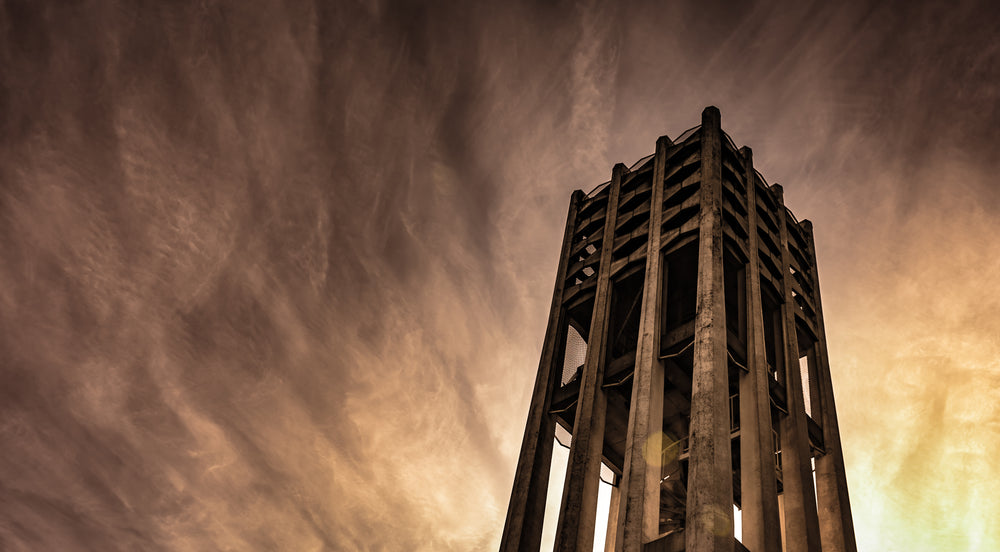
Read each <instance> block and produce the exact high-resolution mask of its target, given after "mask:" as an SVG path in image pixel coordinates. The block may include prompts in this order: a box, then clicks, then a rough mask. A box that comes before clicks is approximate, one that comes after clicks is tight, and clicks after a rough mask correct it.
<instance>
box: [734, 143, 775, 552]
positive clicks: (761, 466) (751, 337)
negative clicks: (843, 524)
mask: <svg viewBox="0 0 1000 552" xmlns="http://www.w3.org/2000/svg"><path fill="white" fill-rule="evenodd" d="M740 152H741V153H742V154H743V169H744V170H743V180H744V183H745V184H746V188H747V226H749V228H748V230H749V238H748V239H747V242H748V243H747V249H748V250H749V253H750V261H749V266H748V267H747V271H746V273H747V313H748V314H749V316H748V317H747V319H748V324H747V367H748V368H749V373H743V372H740V497H741V506H742V510H743V545H744V546H745V547H746V548H747V549H749V550H751V551H752V552H781V522H780V520H779V514H778V483H777V481H776V480H775V465H774V452H773V451H772V449H773V445H774V443H773V440H774V438H773V437H772V435H771V401H770V389H769V386H768V380H769V379H770V376H769V374H768V372H767V355H766V353H765V345H764V307H763V305H762V304H761V293H760V253H759V252H758V243H757V242H758V237H757V184H756V180H757V175H756V173H755V172H754V170H753V152H752V151H751V150H750V148H743V149H742V150H741V151H740Z"/></svg>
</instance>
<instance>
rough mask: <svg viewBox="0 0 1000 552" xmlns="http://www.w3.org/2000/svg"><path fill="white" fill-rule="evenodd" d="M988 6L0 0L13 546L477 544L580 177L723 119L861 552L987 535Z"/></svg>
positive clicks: (995, 406)
mask: <svg viewBox="0 0 1000 552" xmlns="http://www.w3.org/2000/svg"><path fill="white" fill-rule="evenodd" d="M996 12H997V8H995V7H994V3H993V2H989V1H982V2H973V1H963V0H959V1H956V2H937V3H930V2H916V1H899V2H878V3H870V4H864V3H860V2H847V1H845V2H820V1H815V2H809V1H796V2H792V1H789V2H784V3H782V2H731V3H727V2H712V1H706V0H691V1H683V2H682V1H677V2H673V1H671V2H653V1H650V2H607V3H598V2H579V3H571V2H557V1H550V2H538V3H534V2H517V1H510V2H482V3H476V2H469V1H456V2H452V3H449V2H444V1H439V2H424V3H421V2H380V1H377V0H370V1H367V2H352V1H350V0H335V1H331V2H325V1H315V2H312V3H310V2H305V1H302V2H295V1H289V2H285V3H282V2H277V1H273V2H272V1H267V0H253V1H248V0H244V1H239V2H216V1H211V0H208V1H196V2H186V3H181V2H157V1H147V2H124V1H123V2H110V1H109V2H91V1H85V0H81V1H75V2H37V1H23V0H22V1H5V0H0V550H4V551H10V552H21V551H32V552H34V551H50V550H51V551H69V552H74V551H85V550H99V551H102V552H103V551H108V552H113V551H118V550H121V551H133V550H150V551H168V550H169V551H174V550H177V551H208V550H232V551H243V550H262V551H270V550H281V551H284V550H289V551H291V550H294V551H308V550H347V551H353V550H384V551H397V550H399V551H404V550H405V551H409V550H414V551H466V550H470V551H478V550H491V549H496V547H497V545H498V543H499V539H500V532H501V530H502V527H503V522H504V515H505V511H506V507H507V500H508V495H509V492H510V486H511V482H512V479H513V473H514V467H515V463H516V459H517V452H518V447H519V446H520V440H521V434H522V431H523V428H524V421H525V418H526V415H527V404H528V399H529V395H530V388H531V384H532V382H533V378H534V374H535V370H536V369H537V363H538V355H539V351H540V346H541V340H542V337H543V332H544V325H545V321H546V316H547V311H548V306H549V301H550V297H551V293H552V283H553V280H554V276H555V270H556V263H557V261H558V249H559V243H560V241H561V238H562V231H563V227H564V223H565V216H566V210H567V204H568V201H569V196H570V193H571V192H572V190H574V189H577V188H582V189H584V190H589V189H591V188H592V187H594V186H595V185H597V184H599V183H601V182H604V181H605V180H608V179H609V178H610V174H611V167H612V165H613V164H614V163H615V162H624V163H626V164H631V163H632V162H633V161H635V160H636V159H638V158H640V157H642V156H644V155H647V154H649V153H652V152H653V149H654V144H655V141H656V138H657V137H658V136H661V135H669V136H671V137H676V136H677V135H678V134H680V133H681V132H682V131H684V130H685V129H687V128H689V127H691V126H694V125H695V124H698V123H699V122H700V114H701V111H702V109H703V108H704V107H705V106H708V105H715V106H718V107H719V109H720V110H721V112H722V127H723V129H724V130H725V131H727V132H728V133H729V135H730V136H732V138H733V140H734V141H735V142H736V143H737V144H738V145H747V146H750V147H752V148H753V151H754V163H755V166H756V167H757V168H758V169H759V170H760V171H761V173H762V174H763V175H764V176H765V177H766V178H767V179H768V181H769V182H772V183H775V182H777V183H780V184H782V185H783V186H784V190H785V200H786V203H787V205H788V206H789V207H790V208H791V209H792V211H793V212H794V213H795V214H796V215H797V216H798V218H799V219H806V218H808V219H810V220H812V221H813V223H814V227H815V234H816V245H817V258H818V265H819V275H820V281H821V285H822V296H823V310H824V313H825V316H826V329H827V335H828V339H829V349H830V361H831V367H832V372H833V381H834V386H835V393H836V398H837V407H838V413H839V416H840V428H841V434H842V439H843V446H844V451H845V461H846V468H847V475H848V483H849V486H850V494H851V506H852V509H853V514H854V520H855V527H856V532H857V540H858V546H859V549H860V550H863V551H869V552H885V551H888V552H893V551H900V552H903V551H907V552H909V551H916V552H925V551H926V552H938V551H958V552H964V551H983V552H986V551H990V552H992V551H995V550H1000V523H998V522H997V519H1000V461H998V460H997V458H998V457H1000V285H998V284H1000V224H998V223H1000V176H998V175H1000V38H998V37H1000V16H998V14H997V13H996Z"/></svg>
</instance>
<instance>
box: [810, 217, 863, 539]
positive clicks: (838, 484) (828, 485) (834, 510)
mask: <svg viewBox="0 0 1000 552" xmlns="http://www.w3.org/2000/svg"><path fill="white" fill-rule="evenodd" d="M802 225H803V226H804V227H805V231H806V234H807V237H808V241H809V252H808V253H807V254H808V255H809V257H810V259H809V260H810V262H811V263H812V266H813V271H812V287H813V304H815V305H816V320H817V323H818V325H819V341H818V342H817V343H816V351H815V355H816V363H817V364H816V367H817V372H818V374H817V376H818V377H817V378H816V379H817V383H818V385H819V396H820V400H821V402H822V407H821V408H822V423H823V444H824V446H825V448H826V454H824V455H822V456H820V457H819V458H817V459H816V495H817V496H816V498H817V502H818V503H819V530H820V537H821V540H822V543H823V552H857V550H858V545H857V543H856V542H855V539H854V519H853V517H852V516H851V499H850V496H849V495H848V491H847V473H846V472H845V470H844V452H843V449H842V448H841V445H840V428H839V426H838V424H837V407H836V404H835V402H834V398H833V379H832V377H831V375H830V357H829V355H828V351H827V347H826V326H825V325H824V323H823V306H822V301H821V299H820V293H819V269H818V268H817V266H816V242H815V240H814V239H813V228H812V223H811V222H809V221H807V220H804V221H802Z"/></svg>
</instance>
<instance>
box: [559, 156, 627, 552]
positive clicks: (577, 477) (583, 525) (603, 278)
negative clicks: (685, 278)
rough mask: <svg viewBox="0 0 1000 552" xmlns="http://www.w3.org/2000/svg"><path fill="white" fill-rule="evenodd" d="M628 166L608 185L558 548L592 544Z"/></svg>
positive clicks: (615, 173) (563, 551)
mask: <svg viewBox="0 0 1000 552" xmlns="http://www.w3.org/2000/svg"><path fill="white" fill-rule="evenodd" d="M627 171H628V169H627V168H626V167H625V165H622V164H621V163H618V164H616V165H615V167H614V169H613V170H612V172H611V175H612V176H611V184H610V188H609V190H608V212H607V215H606V216H605V221H604V234H603V237H602V243H601V264H600V266H599V268H598V272H597V289H596V293H597V295H596V298H595V299H594V314H593V318H592V319H591V322H590V338H589V339H588V340H587V359H586V361H585V362H584V366H583V374H582V379H581V381H580V395H579V399H578V400H577V403H576V419H575V421H574V422H573V441H572V444H570V447H569V465H568V467H567V469H566V483H565V485H564V486H563V497H562V507H561V508H560V510H559V526H558V528H557V530H556V544H555V550H556V552H573V551H577V550H591V549H593V547H594V530H595V527H596V525H595V523H596V518H597V491H598V486H599V483H600V475H601V454H602V453H603V452H604V422H605V417H606V415H607V397H606V396H605V395H604V390H603V389H601V384H602V383H603V382H604V367H605V358H604V357H605V350H606V349H607V346H608V343H607V342H608V335H607V334H608V316H609V314H610V302H611V253H612V251H613V249H614V243H615V225H616V222H617V219H618V197H619V195H620V192H621V184H622V177H623V176H624V175H625V173H626V172H627Z"/></svg>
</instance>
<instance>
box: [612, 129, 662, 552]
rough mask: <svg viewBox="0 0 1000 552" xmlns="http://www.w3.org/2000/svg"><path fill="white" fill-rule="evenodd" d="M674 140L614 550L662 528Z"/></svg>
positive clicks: (655, 217)
mask: <svg viewBox="0 0 1000 552" xmlns="http://www.w3.org/2000/svg"><path fill="white" fill-rule="evenodd" d="M672 145H673V143H672V142H671V141H670V139H669V138H667V137H666V136H662V137H660V139H659V140H657V141H656V153H655V156H654V158H653V181H652V192H651V193H650V200H649V201H650V204H649V205H650V207H649V239H648V242H647V245H646V275H645V277H646V279H645V282H644V284H643V286H644V288H643V291H642V312H641V315H640V319H639V342H638V344H637V347H636V355H635V375H634V377H633V378H632V399H631V404H630V406H629V419H628V431H627V434H626V441H625V462H624V468H623V469H622V482H621V489H622V490H621V492H622V497H621V507H620V510H619V514H618V527H617V532H618V535H617V537H616V539H615V541H616V550H620V551H629V552H640V551H641V550H642V546H643V544H644V543H646V542H650V541H652V540H654V539H655V538H656V537H657V536H659V532H660V477H661V473H660V471H661V455H660V451H661V450H663V444H662V441H663V380H664V373H663V361H661V360H660V319H661V317H660V312H661V307H662V303H663V300H662V289H663V285H662V281H663V273H662V268H663V258H662V255H661V254H660V228H661V226H662V224H663V221H662V220H661V219H662V218H663V180H664V171H665V169H666V163H667V150H668V149H670V146H672Z"/></svg>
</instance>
